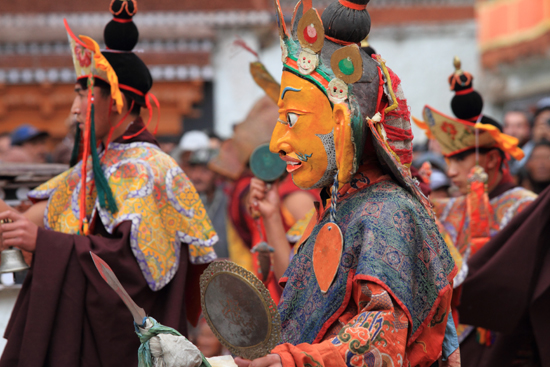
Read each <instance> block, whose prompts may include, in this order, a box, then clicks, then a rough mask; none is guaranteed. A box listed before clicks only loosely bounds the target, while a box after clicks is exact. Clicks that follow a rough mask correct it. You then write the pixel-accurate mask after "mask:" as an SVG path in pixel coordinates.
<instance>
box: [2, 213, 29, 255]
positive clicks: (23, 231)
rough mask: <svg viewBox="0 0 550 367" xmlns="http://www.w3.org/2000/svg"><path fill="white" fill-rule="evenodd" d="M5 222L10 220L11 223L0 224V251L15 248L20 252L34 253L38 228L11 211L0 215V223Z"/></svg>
mask: <svg viewBox="0 0 550 367" xmlns="http://www.w3.org/2000/svg"><path fill="white" fill-rule="evenodd" d="M7 220H8V221H10V220H11V223H3V224H0V238H1V239H2V243H1V246H2V250H4V249H6V248H8V247H17V248H19V249H21V250H25V251H28V252H34V250H35V248H36V237H37V233H38V226H37V225H36V224H34V223H33V222H31V221H30V220H29V219H27V218H26V217H25V216H23V215H22V214H20V213H17V212H15V211H13V210H7V211H5V212H2V213H0V222H1V221H7Z"/></svg>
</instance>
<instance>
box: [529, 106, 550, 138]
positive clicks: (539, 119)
mask: <svg viewBox="0 0 550 367" xmlns="http://www.w3.org/2000/svg"><path fill="white" fill-rule="evenodd" d="M532 140H533V141H534V142H535V143H537V142H539V141H541V140H547V141H550V97H545V98H543V99H541V100H540V101H538V102H537V104H536V111H535V114H534V117H533V133H532Z"/></svg>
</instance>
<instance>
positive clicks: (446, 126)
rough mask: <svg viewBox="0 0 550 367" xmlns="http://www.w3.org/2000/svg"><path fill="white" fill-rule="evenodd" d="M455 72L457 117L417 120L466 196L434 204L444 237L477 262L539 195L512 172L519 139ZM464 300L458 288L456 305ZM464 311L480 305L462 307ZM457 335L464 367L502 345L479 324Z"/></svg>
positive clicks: (433, 114) (429, 115) (467, 77)
mask: <svg viewBox="0 0 550 367" xmlns="http://www.w3.org/2000/svg"><path fill="white" fill-rule="evenodd" d="M455 69H456V70H455V72H454V73H453V74H452V75H451V76H450V77H449V84H450V86H451V90H453V91H454V92H455V96H454V97H453V99H452V101H451V108H452V110H453V113H454V115H455V116H456V118H453V117H450V116H446V115H444V114H442V113H441V112H439V111H437V110H435V109H433V108H432V107H429V106H425V107H424V121H420V120H417V119H415V122H416V123H417V124H418V125H419V126H420V127H422V128H423V129H424V130H425V131H426V134H427V135H428V137H430V138H432V139H436V140H437V141H438V142H439V144H440V145H441V148H442V153H443V155H444V156H445V157H446V159H447V163H448V167H447V175H448V177H449V179H450V180H451V181H452V183H453V185H455V186H457V187H458V189H459V190H460V193H461V194H462V195H461V196H459V197H455V198H450V199H440V200H434V206H435V212H436V214H437V216H438V219H439V220H440V221H441V223H442V230H443V231H444V232H445V233H444V235H446V236H447V235H448V236H450V238H451V239H452V242H453V244H454V245H455V246H456V248H457V249H458V251H459V252H460V254H461V255H462V256H463V260H464V262H465V263H466V262H468V260H469V259H472V260H473V259H475V254H476V253H477V252H478V251H479V250H480V249H481V248H483V246H484V245H485V244H486V243H487V242H488V241H489V240H490V238H491V237H493V236H495V235H496V234H497V233H498V232H499V231H501V230H502V229H503V228H505V227H506V225H507V224H508V223H509V222H510V220H512V218H513V217H515V216H516V215H518V213H520V212H522V211H523V210H524V209H525V208H527V207H528V206H529V205H530V204H531V203H532V202H533V201H534V200H535V199H536V197H537V195H536V194H534V193H533V192H531V191H529V190H526V189H524V188H521V187H517V186H516V185H515V183H514V180H513V179H512V176H511V174H510V172H509V169H508V164H507V163H508V157H509V156H512V157H514V158H515V159H518V160H520V159H522V158H523V155H524V154H523V152H522V150H521V149H520V148H519V147H518V143H519V141H518V139H517V138H515V137H512V136H509V135H506V134H504V133H502V130H501V128H500V125H499V124H498V123H497V122H496V121H495V120H493V119H492V118H490V117H489V116H486V115H483V114H482V109H483V99H482V97H481V95H480V94H479V93H478V92H477V91H475V90H474V89H473V76H472V75H471V74H470V73H468V72H465V71H463V70H462V69H461V65H460V60H459V59H458V58H455ZM462 270H465V269H462ZM466 270H467V269H466ZM466 276H467V271H461V272H460V273H459V274H458V276H457V279H455V285H459V284H462V282H463V281H464V279H467V278H466ZM460 302H461V301H460V298H459V291H458V290H457V291H456V293H455V298H454V299H453V305H455V306H456V305H458V304H459V303H460ZM460 307H470V308H471V307H476V305H475V303H474V304H468V305H464V304H460ZM460 307H459V311H460ZM458 315H460V312H459V313H458ZM458 334H459V335H458V337H459V340H460V342H461V357H462V363H463V365H465V366H477V365H479V366H482V365H483V366H484V364H483V362H481V361H482V360H483V359H484V358H486V357H487V356H488V355H490V354H491V353H492V351H493V350H497V349H498V348H496V349H491V348H492V346H491V345H492V344H493V343H496V344H499V342H500V341H501V339H499V337H498V336H497V337H496V339H495V334H494V332H491V331H489V330H486V329H483V328H477V329H476V327H474V326H467V325H460V327H459V328H458ZM483 356H485V357H483Z"/></svg>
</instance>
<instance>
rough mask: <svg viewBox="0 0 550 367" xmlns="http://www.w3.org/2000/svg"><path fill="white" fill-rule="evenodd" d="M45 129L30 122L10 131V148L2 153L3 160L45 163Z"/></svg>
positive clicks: (46, 155) (46, 146)
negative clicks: (40, 128) (38, 127)
mask: <svg viewBox="0 0 550 367" xmlns="http://www.w3.org/2000/svg"><path fill="white" fill-rule="evenodd" d="M49 136H50V134H48V132H47V131H42V130H38V129H37V128H36V127H34V126H32V125H30V124H24V125H21V126H19V127H18V128H17V129H15V130H14V131H13V132H12V133H11V148H10V149H9V150H8V151H7V152H6V153H5V154H3V155H2V161H3V162H14V163H46V161H47V158H48V153H49V149H48V138H49Z"/></svg>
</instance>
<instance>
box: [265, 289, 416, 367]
mask: <svg viewBox="0 0 550 367" xmlns="http://www.w3.org/2000/svg"><path fill="white" fill-rule="evenodd" d="M352 291H353V299H352V300H350V305H348V308H347V309H346V311H345V312H344V313H343V314H342V315H341V316H340V318H339V319H338V321H336V322H335V323H334V324H333V325H332V327H331V328H330V329H329V332H328V333H327V335H326V337H325V339H324V341H322V342H321V343H319V344H299V345H297V346H293V345H291V344H281V345H279V346H277V347H276V348H275V349H274V350H273V353H277V354H279V355H280V357H281V360H282V362H283V367H295V366H296V367H321V366H326V367H345V366H349V367H352V366H353V367H359V366H382V365H386V366H401V365H402V364H403V362H404V360H405V349H406V345H407V332H408V326H409V322H408V319H407V316H406V315H405V313H404V312H403V310H402V309H401V308H400V307H399V305H398V304H397V303H396V302H395V301H394V300H393V299H392V297H391V296H390V294H389V293H388V292H387V291H386V290H385V289H384V288H383V287H381V286H380V285H378V284H376V283H373V282H369V281H362V280H359V281H356V282H354V285H353V290H352Z"/></svg>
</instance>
